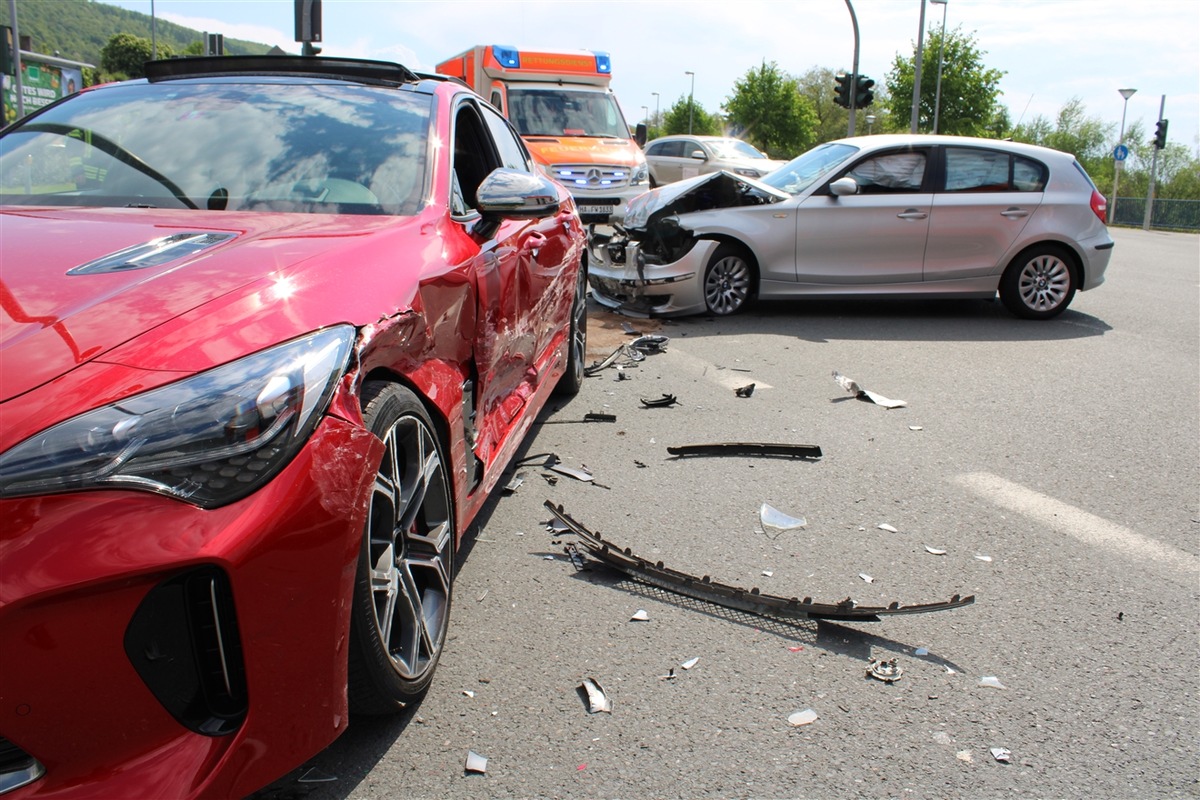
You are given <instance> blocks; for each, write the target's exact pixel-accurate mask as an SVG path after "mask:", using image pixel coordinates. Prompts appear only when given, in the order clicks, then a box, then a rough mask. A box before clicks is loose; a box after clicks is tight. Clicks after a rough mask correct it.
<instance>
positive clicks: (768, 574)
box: [762, 569, 775, 578]
mask: <svg viewBox="0 0 1200 800" xmlns="http://www.w3.org/2000/svg"><path fill="white" fill-rule="evenodd" d="M762 574H763V576H764V577H766V578H770V577H772V576H773V575H774V574H775V573H774V572H771V570H769V569H764V570H763V571H762Z"/></svg>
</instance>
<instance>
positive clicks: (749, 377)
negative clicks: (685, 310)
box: [667, 341, 773, 391]
mask: <svg viewBox="0 0 1200 800" xmlns="http://www.w3.org/2000/svg"><path fill="white" fill-rule="evenodd" d="M667 355H668V356H669V357H671V358H672V359H674V360H675V361H679V362H681V363H682V366H683V369H685V370H687V371H688V372H692V373H695V375H696V377H698V378H701V377H702V378H704V379H705V380H707V381H711V382H713V383H715V384H717V385H718V386H723V387H725V388H726V389H728V390H730V391H733V390H735V389H740V388H741V387H743V386H745V385H746V384H748V383H753V384H754V389H755V391H757V390H759V389H771V388H773V387H772V386H771V384H769V383H767V382H766V381H763V380H760V379H758V378H756V377H754V373H753V372H741V371H737V370H731V369H729V368H728V367H726V368H724V369H723V368H721V367H718V366H717V365H716V364H711V363H709V362H707V361H705V360H704V359H702V358H696V356H693V355H689V354H688V353H685V352H683V351H682V350H680V349H679V347H678V346H677V345H676V343H675V342H674V341H672V342H671V344H670V345H668V346H667Z"/></svg>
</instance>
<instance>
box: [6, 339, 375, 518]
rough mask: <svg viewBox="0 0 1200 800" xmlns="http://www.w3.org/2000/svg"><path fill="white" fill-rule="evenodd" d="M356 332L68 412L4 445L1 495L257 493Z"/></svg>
mask: <svg viewBox="0 0 1200 800" xmlns="http://www.w3.org/2000/svg"><path fill="white" fill-rule="evenodd" d="M353 342H354V329H353V328H352V327H350V326H345V325H343V326H338V327H335V328H329V329H327V330H323V331H318V332H317V333H312V334H309V335H308V336H305V337H303V338H300V339H295V340H293V341H290V342H287V343H285V344H281V345H277V346H275V347H272V348H270V349H268V350H263V351H262V352H259V353H255V354H254V355H251V356H247V357H245V358H242V359H239V360H238V361H234V362H232V363H229V364H225V365H223V366H220V367H217V368H215V369H211V370H209V371H207V372H202V373H200V374H198V375H194V376H192V377H190V378H187V379H185V380H182V381H178V382H176V383H172V384H169V385H167V386H162V387H159V388H157V389H153V390H151V391H148V392H144V393H142V394H138V395H134V396H132V397H127V398H125V399H123V400H120V401H118V402H116V403H112V404H111V405H107V406H104V407H102V408H97V409H95V410H93V411H89V412H87V413H86V414H81V415H80V416H78V417H74V418H73V419H69V420H67V421H66V422H62V423H60V424H58V425H55V426H54V427H53V428H50V429H48V430H46V431H43V432H41V433H39V434H37V435H36V436H33V437H32V438H29V439H26V440H25V441H24V442H21V443H20V444H18V445H17V446H16V447H14V448H12V449H11V450H9V451H8V452H6V453H4V454H3V455H0V497H20V496H27V495H34V494H48V493H53V492H63V491H79V490H85V489H103V488H113V489H116V488H123V489H139V490H142V491H147V492H155V493H157V494H164V495H168V496H170V497H175V498H178V499H180V500H185V501H187V502H189V503H192V504H194V505H197V506H200V507H202V508H214V507H216V506H221V505H225V504H227V503H232V502H233V501H235V500H239V499H241V498H243V497H245V496H246V495H248V494H250V493H251V492H253V491H255V490H256V489H258V488H259V487H261V486H262V485H263V484H265V483H266V482H267V481H269V480H270V479H271V478H273V477H274V476H275V475H277V474H278V473H279V471H280V470H282V469H283V467H284V466H285V465H286V464H287V463H288V461H290V460H291V458H292V457H293V456H294V455H295V454H296V453H297V451H299V449H300V448H301V447H302V446H303V444H304V442H305V440H307V438H308V436H309V435H310V434H311V433H312V432H313V430H314V429H315V428H316V426H317V423H318V422H319V421H320V419H321V415H322V413H323V412H324V410H325V408H326V407H327V406H328V405H329V401H330V398H331V397H332V396H333V391H334V389H335V388H336V386H337V383H338V380H339V379H340V378H341V376H342V372H343V371H344V370H345V367H346V362H347V360H348V357H349V354H350V348H351V345H352V344H353Z"/></svg>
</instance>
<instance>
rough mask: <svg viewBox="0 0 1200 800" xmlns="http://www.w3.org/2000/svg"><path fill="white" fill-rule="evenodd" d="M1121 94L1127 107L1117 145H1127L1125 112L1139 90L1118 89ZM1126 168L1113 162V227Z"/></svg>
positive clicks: (1110, 212) (1110, 219)
mask: <svg viewBox="0 0 1200 800" xmlns="http://www.w3.org/2000/svg"><path fill="white" fill-rule="evenodd" d="M1117 91H1118V92H1120V93H1121V97H1123V98H1125V105H1124V106H1122V108H1121V135H1120V136H1118V137H1117V144H1125V112H1126V111H1128V110H1129V98H1131V97H1133V95H1134V93H1135V92H1136V91H1137V89H1117ZM1124 168H1125V162H1124V161H1114V162H1113V199H1112V202H1111V203H1109V204H1108V224H1109V225H1112V224H1113V220H1115V219H1116V218H1117V184H1118V183H1120V182H1121V170H1123V169H1124Z"/></svg>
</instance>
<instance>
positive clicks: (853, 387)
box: [833, 370, 908, 408]
mask: <svg viewBox="0 0 1200 800" xmlns="http://www.w3.org/2000/svg"><path fill="white" fill-rule="evenodd" d="M833 379H834V380H835V381H837V383H838V385H839V386H841V387H842V388H843V389H845V390H846V391H847V392H849V393H850V394H852V395H854V396H855V397H857V398H858V399H859V400H868V401H870V402H872V403H874V404H875V405H877V406H883V407H884V408H903V407H904V406H907V405H908V403H907V402H906V401H904V400H892V399H890V398H887V397H884V396H883V395H881V394H876V393H875V392H872V391H870V390H869V389H864V388H862V387H861V386H859V385H858V382H857V381H855V380H854V379H853V378H847V377H846V376H845V375H843V374H842V373H840V372H838V371H837V370H834V371H833Z"/></svg>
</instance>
